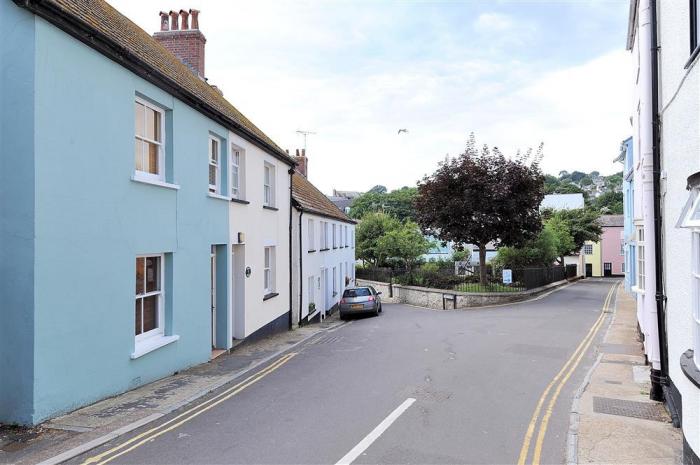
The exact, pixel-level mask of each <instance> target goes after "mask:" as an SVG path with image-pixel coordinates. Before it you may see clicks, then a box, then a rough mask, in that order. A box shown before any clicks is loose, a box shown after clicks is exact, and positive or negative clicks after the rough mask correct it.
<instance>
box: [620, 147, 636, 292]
mask: <svg viewBox="0 0 700 465" xmlns="http://www.w3.org/2000/svg"><path fill="white" fill-rule="evenodd" d="M622 145H623V150H624V154H625V159H624V170H623V172H622V176H623V180H622V195H623V209H624V210H623V213H624V234H625V289H626V290H627V291H630V290H631V289H632V286H634V284H635V275H636V253H635V252H636V246H635V242H634V237H635V235H634V152H633V144H632V138H631V137H630V138H628V139H627V140H625V141H624V142H623V143H622ZM635 295H636V294H635Z"/></svg>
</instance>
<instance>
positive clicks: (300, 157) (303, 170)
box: [294, 149, 309, 178]
mask: <svg viewBox="0 0 700 465" xmlns="http://www.w3.org/2000/svg"><path fill="white" fill-rule="evenodd" d="M294 161H296V162H297V168H296V170H297V173H299V174H301V175H302V176H304V177H305V178H306V177H308V176H307V175H308V169H309V159H308V158H306V149H301V150H299V149H297V153H296V156H295V157H294Z"/></svg>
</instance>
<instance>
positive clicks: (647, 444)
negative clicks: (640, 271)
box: [568, 290, 682, 465]
mask: <svg viewBox="0 0 700 465" xmlns="http://www.w3.org/2000/svg"><path fill="white" fill-rule="evenodd" d="M650 386H651V385H650V381H649V366H646V365H645V359H644V356H643V352H642V344H641V342H640V341H639V339H638V333H637V316H636V303H635V300H634V299H633V298H632V296H630V295H629V294H628V293H626V292H625V291H624V290H621V291H619V292H618V298H617V305H616V308H615V313H614V316H613V318H612V322H611V324H610V327H609V329H608V331H607V333H606V334H605V337H604V340H603V341H602V344H601V345H600V346H599V348H598V358H597V361H596V363H595V365H594V367H593V368H592V370H591V371H590V373H589V376H588V380H586V381H584V383H583V385H582V386H581V389H580V390H579V395H578V396H577V398H576V400H575V401H574V403H573V407H572V416H571V420H572V421H571V430H570V435H569V438H570V441H569V444H570V451H569V452H570V453H569V457H568V462H569V463H581V464H584V463H585V464H590V463H596V464H598V463H600V464H602V463H616V464H623V463H625V464H626V463H629V464H659V465H661V464H669V465H672V464H679V463H682V436H681V431H680V429H677V428H674V427H673V426H672V425H671V418H670V416H669V414H668V412H667V411H666V409H665V408H664V406H663V404H661V403H658V402H654V401H651V400H649V389H650Z"/></svg>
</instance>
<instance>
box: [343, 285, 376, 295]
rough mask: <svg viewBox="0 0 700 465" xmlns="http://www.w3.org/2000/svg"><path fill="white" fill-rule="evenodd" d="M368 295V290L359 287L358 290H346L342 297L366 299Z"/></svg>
mask: <svg viewBox="0 0 700 465" xmlns="http://www.w3.org/2000/svg"><path fill="white" fill-rule="evenodd" d="M370 294H371V293H370V292H369V289H367V288H365V287H361V288H359V289H346V290H345V292H343V297H367V296H369V295H370Z"/></svg>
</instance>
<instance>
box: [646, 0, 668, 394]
mask: <svg viewBox="0 0 700 465" xmlns="http://www.w3.org/2000/svg"><path fill="white" fill-rule="evenodd" d="M656 7H657V5H656V0H650V10H651V11H650V13H651V50H650V53H651V111H652V116H651V117H652V128H651V130H652V150H653V151H652V163H653V177H652V184H653V189H654V258H655V260H654V268H655V272H656V273H655V274H656V276H655V277H656V294H655V298H656V319H657V325H658V328H659V329H658V334H659V348H660V357H659V365H660V368H661V369H660V370H654V369H653V368H652V370H651V392H650V397H651V398H652V399H654V400H659V401H663V399H664V390H665V389H664V388H665V387H668V385H669V377H668V340H667V334H666V296H665V295H664V276H663V271H664V267H663V242H662V238H661V234H662V218H661V145H660V141H661V132H660V127H661V121H660V117H659V45H658V31H657V25H658V21H657V11H656Z"/></svg>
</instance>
